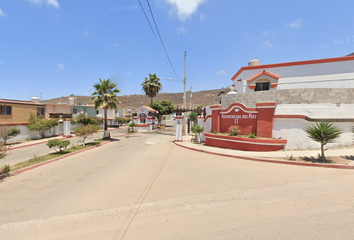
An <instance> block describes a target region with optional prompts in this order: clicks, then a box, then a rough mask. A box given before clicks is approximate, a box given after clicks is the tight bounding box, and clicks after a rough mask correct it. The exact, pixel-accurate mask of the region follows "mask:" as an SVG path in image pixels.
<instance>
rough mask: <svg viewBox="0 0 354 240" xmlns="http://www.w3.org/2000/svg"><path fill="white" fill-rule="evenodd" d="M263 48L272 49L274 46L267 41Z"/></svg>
mask: <svg viewBox="0 0 354 240" xmlns="http://www.w3.org/2000/svg"><path fill="white" fill-rule="evenodd" d="M261 46H262V47H265V48H272V47H274V44H273V43H271V42H270V41H269V40H268V41H265V42H264V43H262V45H261Z"/></svg>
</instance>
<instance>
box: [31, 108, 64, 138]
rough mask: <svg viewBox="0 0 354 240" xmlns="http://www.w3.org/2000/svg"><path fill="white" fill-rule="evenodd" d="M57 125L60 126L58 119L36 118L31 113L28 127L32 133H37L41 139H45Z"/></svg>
mask: <svg viewBox="0 0 354 240" xmlns="http://www.w3.org/2000/svg"><path fill="white" fill-rule="evenodd" d="M56 125H58V120H57V119H46V118H44V117H38V116H35V115H34V114H32V113H31V116H30V118H29V125H27V128H28V129H29V130H30V131H34V132H35V131H37V132H38V133H39V135H40V136H41V138H44V135H45V133H46V132H47V131H49V130H51V129H52V128H53V127H55V126H56Z"/></svg>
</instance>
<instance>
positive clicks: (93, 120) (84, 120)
mask: <svg viewBox="0 0 354 240" xmlns="http://www.w3.org/2000/svg"><path fill="white" fill-rule="evenodd" d="M74 121H75V123H78V124H82V125H89V124H94V125H100V124H101V123H102V122H103V120H102V119H101V118H97V117H91V116H87V115H84V114H79V115H78V116H77V117H76V118H75V119H74Z"/></svg>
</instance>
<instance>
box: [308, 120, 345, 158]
mask: <svg viewBox="0 0 354 240" xmlns="http://www.w3.org/2000/svg"><path fill="white" fill-rule="evenodd" d="M306 133H307V136H308V137H309V138H311V139H312V140H314V141H316V142H319V143H321V159H322V160H326V157H325V154H324V152H325V149H324V146H325V145H326V144H327V143H330V142H333V140H334V139H336V138H337V137H339V135H340V134H341V133H342V130H340V129H339V128H338V127H336V126H334V125H333V123H330V122H318V123H316V124H315V125H312V126H310V127H307V128H306Z"/></svg>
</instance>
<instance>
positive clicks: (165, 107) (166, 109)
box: [150, 100, 175, 123]
mask: <svg viewBox="0 0 354 240" xmlns="http://www.w3.org/2000/svg"><path fill="white" fill-rule="evenodd" d="M150 107H152V108H153V109H155V110H158V111H159V113H157V119H158V123H161V118H162V116H163V115H169V114H172V111H173V109H174V108H175V106H174V105H173V103H172V101H171V100H170V101H166V100H162V101H158V100H157V101H155V102H154V103H153V105H152V106H151V105H150Z"/></svg>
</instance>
